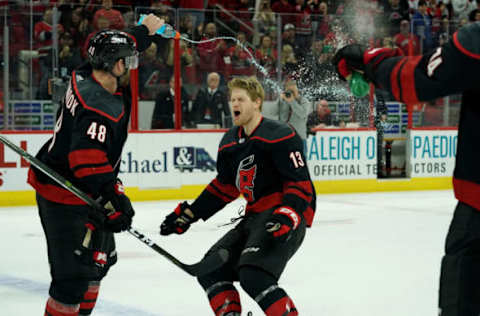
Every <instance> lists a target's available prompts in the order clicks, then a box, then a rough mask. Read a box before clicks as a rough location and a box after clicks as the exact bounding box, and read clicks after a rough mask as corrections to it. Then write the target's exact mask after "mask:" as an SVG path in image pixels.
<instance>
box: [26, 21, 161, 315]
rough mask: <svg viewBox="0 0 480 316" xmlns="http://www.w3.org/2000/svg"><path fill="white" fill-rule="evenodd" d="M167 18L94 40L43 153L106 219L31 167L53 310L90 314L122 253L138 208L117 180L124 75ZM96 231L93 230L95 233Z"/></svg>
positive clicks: (125, 104)
mask: <svg viewBox="0 0 480 316" xmlns="http://www.w3.org/2000/svg"><path fill="white" fill-rule="evenodd" d="M162 25H163V20H161V19H159V18H158V17H156V16H155V15H153V14H151V15H149V16H148V17H147V18H145V19H144V21H143V24H142V25H140V26H137V27H134V28H132V29H130V30H129V31H128V33H127V32H121V31H117V30H105V31H101V32H99V33H97V34H96V35H95V36H93V37H92V39H91V40H90V42H89V44H88V59H89V64H88V65H85V66H84V67H81V69H79V70H78V71H74V72H73V73H72V78H71V80H70V82H69V85H68V88H67V92H66V94H65V97H64V100H63V102H61V104H60V108H59V111H58V112H57V122H56V125H55V130H54V134H53V137H52V138H51V139H50V140H48V142H46V143H45V144H44V145H43V147H42V148H41V149H40V151H39V153H38V154H37V158H38V159H40V160H41V161H42V162H44V163H46V164H47V165H48V166H49V167H51V168H52V169H54V170H55V171H56V172H58V173H59V174H61V175H62V176H63V177H65V178H67V179H69V180H70V181H71V182H72V183H73V184H74V185H75V186H77V187H79V188H80V189H82V190H84V192H86V193H88V194H90V195H91V196H93V197H94V198H99V197H101V198H102V200H103V202H104V203H105V205H106V206H105V207H106V208H107V209H108V210H109V215H108V217H107V218H106V219H105V223H104V225H101V222H99V220H98V219H95V218H96V216H89V213H90V214H93V213H92V210H91V209H90V207H89V206H87V205H85V203H84V202H83V201H82V200H80V199H79V198H77V197H76V196H75V195H73V194H72V193H70V192H69V191H67V190H65V189H63V188H62V187H60V186H58V185H57V184H56V183H54V182H53V181H52V180H50V179H49V178H48V177H47V176H45V175H44V174H42V172H40V171H39V170H36V169H35V168H34V167H32V168H31V169H30V170H29V177H28V182H29V183H30V184H31V185H32V186H33V187H34V188H35V190H36V191H37V204H38V209H39V214H40V219H41V223H42V227H43V230H44V232H45V236H46V240H47V248H48V260H49V264H50V274H51V278H52V281H51V284H50V290H49V294H50V297H49V298H48V301H47V304H46V308H45V314H44V315H46V316H76V315H90V314H91V312H92V309H93V308H94V306H95V302H96V299H97V296H98V290H99V283H100V281H101V280H102V278H103V277H104V276H105V275H106V273H107V271H108V270H109V268H110V267H111V266H112V265H113V264H115V262H116V260H117V256H116V252H115V241H114V237H113V233H114V232H120V231H123V230H125V229H127V228H128V227H129V226H130V224H131V221H132V217H133V215H134V211H133V209H132V205H131V203H130V200H129V199H128V197H127V196H126V195H125V194H124V192H123V188H122V185H121V183H120V182H119V181H118V180H116V179H117V174H118V171H119V170H118V168H119V161H120V158H121V153H122V147H123V145H124V143H125V141H126V137H127V128H128V121H129V118H130V107H131V94H130V91H129V87H128V86H126V87H122V86H120V84H119V82H120V78H121V77H122V76H124V75H127V74H128V72H129V70H130V69H132V68H134V67H136V65H135V64H136V59H137V54H138V52H137V51H142V50H145V49H146V48H147V47H148V46H149V45H150V43H151V35H153V34H155V32H156V31H157V30H158V29H159V28H160V27H161V26H162ZM92 231H93V233H92Z"/></svg>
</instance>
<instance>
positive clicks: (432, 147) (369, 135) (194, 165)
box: [0, 128, 457, 206]
mask: <svg viewBox="0 0 480 316" xmlns="http://www.w3.org/2000/svg"><path fill="white" fill-rule="evenodd" d="M3 134H4V135H5V136H6V137H8V138H9V139H10V140H11V141H12V142H14V143H15V144H17V145H19V146H21V147H22V148H24V149H26V150H27V151H28V152H29V153H31V154H35V153H36V152H37V151H38V150H39V149H40V147H41V145H42V144H43V143H44V142H45V141H47V140H48V139H49V138H50V137H51V132H8V133H3ZM222 136H223V132H218V131H198V130H195V131H183V132H150V131H148V132H134V133H131V134H130V135H129V138H128V141H127V143H126V145H125V148H124V150H123V156H122V161H121V164H120V178H121V179H122V180H123V182H124V184H125V185H126V186H127V193H128V194H129V196H130V197H131V198H132V199H133V200H137V201H142V200H159V199H193V198H195V197H196V196H197V195H198V194H199V193H200V192H201V191H202V190H203V188H204V187H205V185H206V184H208V183H209V182H210V181H211V180H212V179H213V178H214V177H215V174H216V171H215V162H216V159H217V150H218V144H219V142H220V140H221V138H222ZM456 141H457V131H456V130H455V129H448V128H443V129H415V130H410V131H408V133H407V142H406V146H407V150H406V153H407V157H406V169H407V176H408V178H403V179H395V180H393V179H388V180H377V177H376V174H377V173H376V164H377V154H378V153H377V150H378V149H377V132H376V130H375V129H346V130H337V129H335V130H331V129H330V130H322V131H319V132H317V134H316V135H314V136H309V138H308V140H307V142H306V148H305V154H306V159H307V164H308V166H309V169H310V173H311V175H312V178H313V180H314V183H315V187H316V190H317V193H347V192H373V191H396V190H430V189H448V188H451V175H452V173H453V168H454V160H455V152H456ZM27 170H28V163H27V162H26V161H24V160H23V159H21V158H20V156H19V155H18V154H16V153H14V152H13V151H11V150H10V149H9V148H5V147H4V145H3V144H1V143H0V206H9V205H28V204H33V203H34V192H33V190H32V189H31V187H30V186H29V185H28V184H27V183H26V178H27Z"/></svg>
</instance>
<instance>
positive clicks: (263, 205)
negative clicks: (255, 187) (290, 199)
mask: <svg viewBox="0 0 480 316" xmlns="http://www.w3.org/2000/svg"><path fill="white" fill-rule="evenodd" d="M282 198H283V194H282V193H280V192H275V193H272V194H269V195H266V196H264V197H262V198H260V199H259V200H258V201H256V202H254V203H252V204H250V203H248V204H247V209H246V213H249V212H253V213H261V212H263V211H266V210H268V209H271V208H272V207H274V206H280V205H281V204H282Z"/></svg>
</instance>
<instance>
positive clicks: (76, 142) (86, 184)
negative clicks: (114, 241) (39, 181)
mask: <svg viewBox="0 0 480 316" xmlns="http://www.w3.org/2000/svg"><path fill="white" fill-rule="evenodd" d="M115 124H116V123H115V122H113V121H111V120H109V119H108V118H105V117H104V116H101V115H99V114H97V113H94V112H91V111H82V112H80V113H79V114H78V116H77V117H76V119H75V121H74V127H73V131H72V143H71V144H70V150H69V154H68V162H69V167H70V169H71V171H72V174H73V175H74V177H75V182H76V183H78V185H79V187H81V188H82V189H84V190H85V191H86V192H88V193H90V194H91V195H92V196H93V197H94V198H97V197H99V196H101V197H102V203H103V204H104V205H105V208H106V209H108V210H109V211H110V213H109V214H108V215H109V217H108V220H107V223H106V227H107V228H108V229H110V230H111V231H113V232H119V231H122V230H125V229H127V228H128V227H129V226H130V224H131V221H132V217H133V216H134V211H133V208H132V205H131V203H130V200H129V198H128V197H127V196H126V195H125V194H124V189H123V184H122V183H121V182H120V181H118V180H117V179H116V173H115V171H114V169H113V166H112V164H111V162H110V160H109V157H108V152H109V151H110V150H111V149H112V146H113V144H112V142H113V138H114V137H113V136H114V135H113V133H114V130H115Z"/></svg>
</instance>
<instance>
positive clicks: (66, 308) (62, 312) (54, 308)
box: [44, 297, 80, 316]
mask: <svg viewBox="0 0 480 316" xmlns="http://www.w3.org/2000/svg"><path fill="white" fill-rule="evenodd" d="M79 307H80V305H79V304H63V303H60V302H59V301H56V300H55V299H53V298H51V297H50V298H48V300H47V306H46V307H45V314H44V316H78V310H79Z"/></svg>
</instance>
